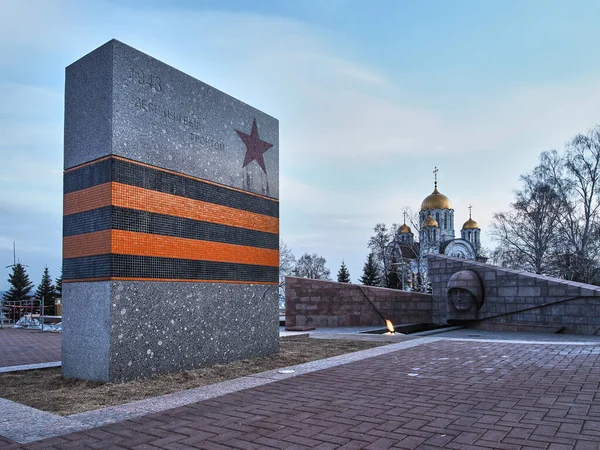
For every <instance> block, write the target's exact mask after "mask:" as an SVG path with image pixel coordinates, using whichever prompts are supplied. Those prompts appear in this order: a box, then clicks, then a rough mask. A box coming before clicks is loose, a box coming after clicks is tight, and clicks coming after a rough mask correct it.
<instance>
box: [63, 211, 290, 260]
mask: <svg viewBox="0 0 600 450" xmlns="http://www.w3.org/2000/svg"><path fill="white" fill-rule="evenodd" d="M109 229H113V230H124V231H134V232H139V233H148V234H157V235H161V236H172V237H179V238H186V239H198V240H202V241H211V242H220V243H223V244H236V245H246V246H249V247H258V248H269V249H273V250H278V249H279V237H278V235H276V234H273V233H266V232H264V231H256V230H248V229H246V228H238V227H232V226H229V225H222V224H218V223H211V222H203V221H199V220H192V219H185V218H181V217H175V216H168V215H165V214H156V213H151V212H148V211H140V210H137V209H127V208H120V207H116V206H107V207H104V208H98V209H93V210H91V211H84V212H82V213H77V214H70V215H68V216H65V217H64V219H63V236H75V235H78V234H85V233H93V232H95V231H102V230H109Z"/></svg>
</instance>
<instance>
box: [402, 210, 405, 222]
mask: <svg viewBox="0 0 600 450" xmlns="http://www.w3.org/2000/svg"><path fill="white" fill-rule="evenodd" d="M402 214H403V215H404V223H406V211H404V212H403V213H402Z"/></svg>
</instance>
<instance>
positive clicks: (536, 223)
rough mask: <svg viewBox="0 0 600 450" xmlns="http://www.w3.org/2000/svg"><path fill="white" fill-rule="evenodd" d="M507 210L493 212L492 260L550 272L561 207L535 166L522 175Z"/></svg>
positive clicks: (556, 240) (550, 186)
mask: <svg viewBox="0 0 600 450" xmlns="http://www.w3.org/2000/svg"><path fill="white" fill-rule="evenodd" d="M521 182H522V183H523V187H522V189H521V190H518V191H516V192H515V196H516V201H515V202H514V203H512V204H511V209H510V211H507V212H500V213H496V214H494V222H493V223H492V226H491V229H490V231H491V235H492V238H493V239H494V240H495V241H496V242H498V247H497V248H496V250H495V252H494V261H495V262H496V263H500V264H501V265H503V266H506V267H512V268H520V269H525V270H528V271H531V272H535V273H549V272H553V267H552V264H551V255H552V254H553V252H555V250H556V248H557V245H558V243H559V241H560V233H559V220H560V215H561V214H562V211H563V209H564V203H563V202H562V199H561V196H560V195H559V194H558V193H557V192H556V190H555V189H554V187H553V186H552V184H551V183H549V182H548V180H546V179H544V176H543V171H540V170H537V169H534V171H533V172H532V173H531V174H527V175H524V176H522V177H521Z"/></svg>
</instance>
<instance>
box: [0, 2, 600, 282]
mask: <svg viewBox="0 0 600 450" xmlns="http://www.w3.org/2000/svg"><path fill="white" fill-rule="evenodd" d="M0 11H2V14H1V15H0V91H1V92H2V101H0V152H1V155H2V160H1V161H2V164H0V192H1V193H2V195H1V197H0V263H1V264H2V269H1V270H3V271H4V272H3V274H0V290H2V289H6V288H7V287H8V282H7V281H6V279H7V276H8V272H9V269H4V267H3V266H8V265H10V264H12V260H13V252H12V247H13V241H15V242H16V247H17V257H18V258H19V260H20V261H21V262H22V263H24V264H26V265H28V272H29V274H30V277H31V279H32V281H33V282H34V283H36V284H37V283H38V282H39V280H40V278H41V275H42V271H43V268H44V266H45V265H48V266H49V268H50V272H51V275H52V276H53V277H56V276H58V275H59V273H60V265H61V216H62V165H63V161H62V153H63V152H62V147H63V116H64V111H63V109H64V68H65V67H66V66H67V65H69V64H71V63H72V62H74V61H75V60H77V59H79V58H80V57H81V56H83V55H85V54H87V53H89V52H90V51H92V50H93V49H95V48H97V47H98V46H100V45H102V44H103V43H105V42H106V41H108V40H110V39H112V38H116V39H119V40H121V41H122V42H125V43H126V44H129V45H131V46H133V47H135V48H137V49H139V50H141V51H143V52H145V53H148V54H150V55H151V56H154V57H155V58H157V59H160V60H162V61H163V62H165V63H167V64H170V65H172V66H175V67H177V68H178V69H180V70H182V71H184V72H186V73H188V74H190V75H192V76H194V77H196V78H198V79H200V80H202V81H204V82H206V83H208V84H210V85H212V86H214V87H216V88H218V89H220V90H222V91H225V92H227V93H228V94H230V95H233V96H234V97H237V98H238V99H240V100H242V101H244V102H246V103H249V104H251V105H253V106H255V107H257V108H259V109H261V110H263V111H265V112H266V113H268V114H270V115H272V116H274V117H276V118H278V119H279V121H280V173H281V235H282V237H283V239H284V241H285V242H286V243H287V244H288V245H289V246H290V247H291V248H292V249H293V251H294V253H295V254H296V256H300V255H301V254H302V253H304V252H310V253H312V252H316V253H319V254H321V255H323V256H324V257H325V258H326V259H327V261H328V265H329V267H330V269H331V271H332V274H333V275H335V273H336V272H337V270H338V268H339V266H340V263H341V261H342V260H345V262H346V264H347V265H348V267H349V269H350V273H351V276H352V280H353V281H355V280H356V279H357V278H358V277H359V276H360V274H361V271H362V266H363V264H364V261H365V259H366V256H367V247H366V244H367V241H368V239H369V236H370V235H371V231H372V227H373V225H375V224H376V223H377V222H385V223H387V224H388V225H390V224H392V223H398V222H402V211H403V210H404V208H405V207H406V206H411V207H412V208H413V209H418V208H419V205H420V203H421V201H422V200H423V198H424V197H425V196H427V195H428V194H430V193H431V191H432V189H433V175H432V170H433V168H434V166H438V167H439V170H440V171H439V182H440V184H439V188H440V191H441V192H442V193H444V194H446V195H448V197H450V199H451V200H452V202H453V205H454V209H455V211H456V213H455V222H456V223H457V224H459V225H460V224H462V222H464V221H465V220H466V219H467V218H468V209H467V207H468V205H469V203H472V204H473V218H474V219H476V220H477V221H478V222H479V224H480V226H481V227H482V229H483V238H484V245H486V246H489V247H491V246H492V245H493V243H492V242H490V241H489V238H488V236H487V234H486V231H487V229H488V227H489V224H490V222H491V220H492V215H493V213H494V212H496V211H501V210H505V209H506V208H507V207H508V204H509V203H510V201H511V199H512V193H513V190H514V189H516V188H517V187H518V178H519V175H520V174H522V173H524V172H526V171H528V170H530V169H531V168H532V167H533V166H534V165H535V163H536V160H537V157H538V155H539V153H540V152H541V151H543V150H548V149H551V148H562V147H563V146H564V144H565V142H566V141H567V140H569V138H570V137H572V136H573V135H574V134H576V133H578V132H585V131H586V130H588V129H589V128H590V127H591V126H592V125H594V124H596V123H599V122H600V59H599V58H597V53H598V49H597V45H598V42H600V27H598V26H597V20H598V17H600V2H597V1H595V0H590V1H572V2H567V1H552V0H538V1H527V0H518V1H517V0H515V1H509V0H503V1H482V0H480V1H460V0H454V1H452V2H449V1H445V0H439V1H433V0H431V1H425V2H414V1H408V0H406V1H404V0H372V1H368V2H367V1H358V0H356V1H352V0H328V1H326V0H280V1H276V0H271V1H266V0H265V1H261V0H250V1H246V0H238V1H233V0H231V1H227V0H215V1H201V0H187V1H186V0H182V1H177V0H172V1H169V2H167V1H154V0H139V1H138V0H105V1H86V2H81V1H75V0H72V1H69V0H52V1H50V0H39V1H35V0H0ZM457 228H460V226H458V227H457ZM457 233H458V230H457Z"/></svg>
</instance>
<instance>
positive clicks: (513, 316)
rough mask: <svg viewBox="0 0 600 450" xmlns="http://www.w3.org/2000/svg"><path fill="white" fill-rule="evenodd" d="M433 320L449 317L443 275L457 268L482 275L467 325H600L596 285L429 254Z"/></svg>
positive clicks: (581, 330)
mask: <svg viewBox="0 0 600 450" xmlns="http://www.w3.org/2000/svg"><path fill="white" fill-rule="evenodd" d="M428 266H429V278H430V280H431V281H432V288H433V311H432V313H433V322H434V323H440V324H444V323H446V322H447V320H448V319H449V318H451V317H452V313H453V304H452V302H451V301H450V299H449V298H448V289H447V286H448V280H449V279H450V277H451V276H452V275H453V274H455V273H456V272H458V271H461V270H471V271H474V272H476V273H477V274H478V275H479V276H480V277H481V280H482V281H483V286H484V299H483V305H482V307H481V309H479V311H478V312H477V316H476V317H474V320H473V321H470V325H471V326H476V327H478V328H481V329H491V330H506V331H540V332H556V331H559V330H560V331H562V332H565V333H576V334H597V333H598V332H599V330H600V287H598V286H592V285H588V284H583V283H576V282H573V281H566V280H561V279H557V278H552V277H546V276H543V275H536V274H533V273H529V272H523V271H518V270H511V269H504V268H501V267H497V266H492V265H489V264H483V263H480V262H475V261H470V260H464V259H457V258H451V257H448V256H438V255H435V256H431V257H429V260H428Z"/></svg>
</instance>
